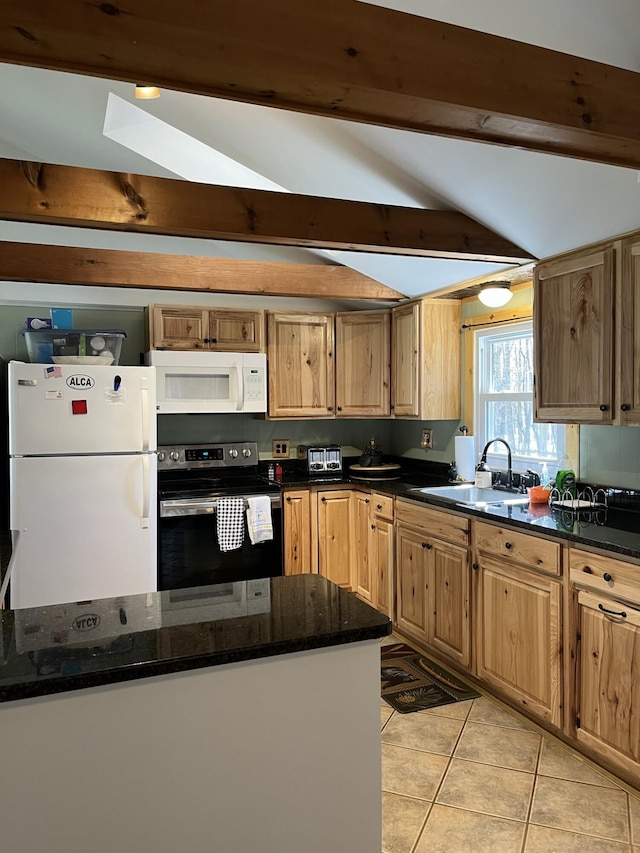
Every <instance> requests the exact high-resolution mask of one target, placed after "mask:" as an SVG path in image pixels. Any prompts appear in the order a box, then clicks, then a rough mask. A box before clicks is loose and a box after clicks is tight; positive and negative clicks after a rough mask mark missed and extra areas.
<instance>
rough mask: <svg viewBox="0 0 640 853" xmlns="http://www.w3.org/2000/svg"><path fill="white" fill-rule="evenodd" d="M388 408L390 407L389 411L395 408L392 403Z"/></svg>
mask: <svg viewBox="0 0 640 853" xmlns="http://www.w3.org/2000/svg"><path fill="white" fill-rule="evenodd" d="M389 408H390V409H391V411H393V410H394V409H395V406H394V405H393V403H392V404H391V405H390V406H389Z"/></svg>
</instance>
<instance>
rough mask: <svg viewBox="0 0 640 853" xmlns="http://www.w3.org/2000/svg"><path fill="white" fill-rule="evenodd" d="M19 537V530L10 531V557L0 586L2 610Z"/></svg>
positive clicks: (0, 605) (0, 606)
mask: <svg viewBox="0 0 640 853" xmlns="http://www.w3.org/2000/svg"><path fill="white" fill-rule="evenodd" d="M19 539H20V531H19V530H12V531H11V557H10V558H9V565H8V566H7V571H6V573H5V576H4V580H3V581H2V586H0V609H2V610H4V599H5V596H6V594H7V587H8V586H9V580H10V578H11V573H12V572H13V566H14V564H15V562H16V554H17V551H18V540H19Z"/></svg>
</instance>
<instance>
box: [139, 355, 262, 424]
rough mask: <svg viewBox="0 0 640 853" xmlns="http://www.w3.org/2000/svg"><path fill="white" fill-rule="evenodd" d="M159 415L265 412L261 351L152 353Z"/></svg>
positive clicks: (148, 356) (150, 358)
mask: <svg viewBox="0 0 640 853" xmlns="http://www.w3.org/2000/svg"><path fill="white" fill-rule="evenodd" d="M145 361H146V363H147V364H150V365H153V366H154V367H155V368H156V407H157V411H158V414H206V413H219V412H266V411H267V357H266V355H265V354H264V353H263V352H251V353H246V352H244V353H243V352H200V351H197V352H185V351H183V350H180V351H173V350H151V352H148V353H146V356H145Z"/></svg>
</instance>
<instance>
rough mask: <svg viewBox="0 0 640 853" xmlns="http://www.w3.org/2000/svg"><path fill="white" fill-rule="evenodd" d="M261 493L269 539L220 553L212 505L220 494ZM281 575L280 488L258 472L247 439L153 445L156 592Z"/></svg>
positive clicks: (253, 445)
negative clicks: (266, 504) (265, 497)
mask: <svg viewBox="0 0 640 853" xmlns="http://www.w3.org/2000/svg"><path fill="white" fill-rule="evenodd" d="M255 495H268V496H269V498H270V500H271V521H272V525H273V539H271V540H267V541H266V542H260V543H258V544H255V545H252V544H251V541H250V539H249V533H248V530H247V529H246V522H245V534H244V540H243V543H242V547H241V548H238V549H234V550H233V551H222V550H221V549H220V545H219V543H218V534H217V525H216V505H217V501H218V499H219V498H222V497H242V498H244V499H245V508H246V499H247V498H248V497H251V496H255ZM282 573H283V559H282V502H281V495H280V486H279V485H277V484H276V483H274V482H272V481H270V480H268V479H267V477H264V476H261V475H259V474H258V446H257V444H256V443H255V442H251V441H247V442H237V443H234V444H207V445H204V444H197V445H196V444H187V445H180V446H170V447H166V446H163V447H159V448H158V589H160V590H164V589H178V588H184V587H194V586H205V585H207V584H214V583H229V582H233V581H244V580H253V579H254V578H262V577H275V576H277V575H282Z"/></svg>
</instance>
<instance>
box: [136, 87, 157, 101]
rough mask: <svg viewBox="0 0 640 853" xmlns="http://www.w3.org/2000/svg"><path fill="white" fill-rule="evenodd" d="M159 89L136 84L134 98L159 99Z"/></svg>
mask: <svg viewBox="0 0 640 853" xmlns="http://www.w3.org/2000/svg"><path fill="white" fill-rule="evenodd" d="M159 97H160V89H158V87H157V86H147V85H145V84H144V83H136V98H159Z"/></svg>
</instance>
